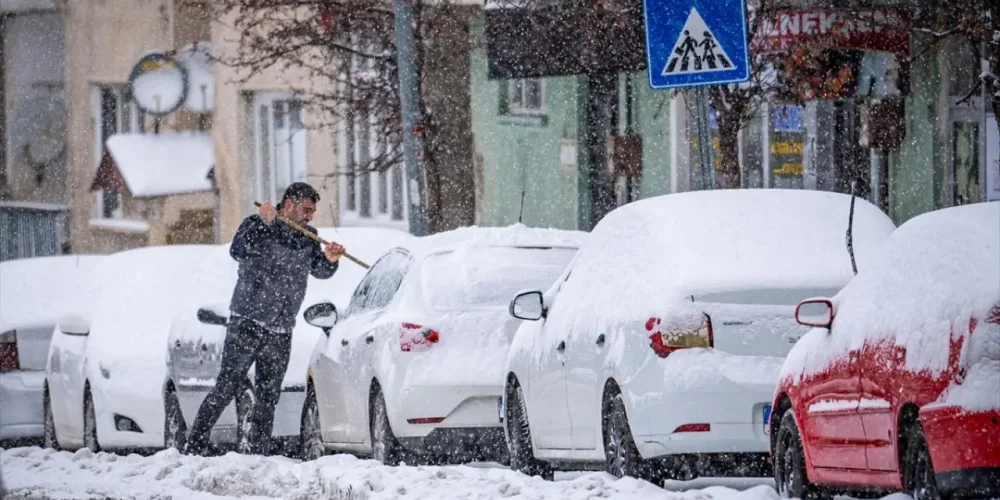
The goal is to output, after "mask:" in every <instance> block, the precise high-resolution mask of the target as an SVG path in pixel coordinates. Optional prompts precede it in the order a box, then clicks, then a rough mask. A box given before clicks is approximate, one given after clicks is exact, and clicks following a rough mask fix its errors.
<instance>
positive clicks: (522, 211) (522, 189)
mask: <svg viewBox="0 0 1000 500" xmlns="http://www.w3.org/2000/svg"><path fill="white" fill-rule="evenodd" d="M523 215H524V188H523V187H522V188H521V208H520V209H518V211H517V223H518V224H520V223H521V217H522V216H523Z"/></svg>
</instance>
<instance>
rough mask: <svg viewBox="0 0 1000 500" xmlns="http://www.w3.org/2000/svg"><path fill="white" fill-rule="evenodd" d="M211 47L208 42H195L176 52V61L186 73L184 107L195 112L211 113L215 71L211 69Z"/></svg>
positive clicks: (213, 99) (213, 98)
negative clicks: (186, 85) (186, 82)
mask: <svg viewBox="0 0 1000 500" xmlns="http://www.w3.org/2000/svg"><path fill="white" fill-rule="evenodd" d="M211 49H212V45H211V44H210V43H208V42H195V43H193V44H191V45H188V46H186V47H184V48H183V49H181V51H180V52H179V53H178V54H177V58H176V59H177V62H178V63H180V65H181V66H183V67H184V69H185V70H186V71H187V75H188V92H187V97H186V99H185V100H184V107H185V108H187V109H189V110H191V111H194V112H195V113H211V112H212V109H213V107H214V104H215V73H214V72H213V69H212V56H211Z"/></svg>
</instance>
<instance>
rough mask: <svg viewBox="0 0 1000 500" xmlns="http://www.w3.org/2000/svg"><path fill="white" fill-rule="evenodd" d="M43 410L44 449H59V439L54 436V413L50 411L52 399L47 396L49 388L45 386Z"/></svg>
mask: <svg viewBox="0 0 1000 500" xmlns="http://www.w3.org/2000/svg"><path fill="white" fill-rule="evenodd" d="M43 398H44V399H43V403H44V410H45V431H44V434H43V438H42V439H43V443H44V447H45V448H46V449H50V450H55V451H59V450H60V449H61V448H59V439H58V438H56V420H55V415H54V414H53V413H52V399H51V397H50V396H49V388H48V387H46V388H45V394H44V396H43Z"/></svg>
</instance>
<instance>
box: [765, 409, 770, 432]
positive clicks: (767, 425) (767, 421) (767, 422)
mask: <svg viewBox="0 0 1000 500" xmlns="http://www.w3.org/2000/svg"><path fill="white" fill-rule="evenodd" d="M764 434H771V405H764Z"/></svg>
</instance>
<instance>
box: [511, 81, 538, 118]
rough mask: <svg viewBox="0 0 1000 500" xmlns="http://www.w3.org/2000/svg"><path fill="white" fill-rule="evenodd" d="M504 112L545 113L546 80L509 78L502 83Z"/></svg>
mask: <svg viewBox="0 0 1000 500" xmlns="http://www.w3.org/2000/svg"><path fill="white" fill-rule="evenodd" d="M500 99H501V101H502V102H501V105H502V108H503V112H504V114H543V113H545V81H544V80H542V79H541V78H525V79H519V80H507V82H506V83H505V84H503V85H501V92H500Z"/></svg>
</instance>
